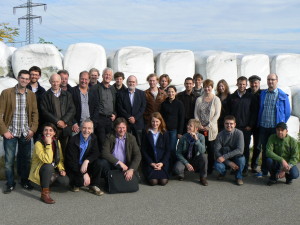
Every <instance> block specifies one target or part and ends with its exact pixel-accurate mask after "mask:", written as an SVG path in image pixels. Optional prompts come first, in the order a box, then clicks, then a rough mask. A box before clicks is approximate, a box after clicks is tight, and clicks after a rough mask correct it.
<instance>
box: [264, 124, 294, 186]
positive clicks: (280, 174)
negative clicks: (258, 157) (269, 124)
mask: <svg viewBox="0 0 300 225" xmlns="http://www.w3.org/2000/svg"><path fill="white" fill-rule="evenodd" d="M287 133H288V130H287V125H286V124H285V123H284V122H280V123H278V124H277V125H276V134H272V135H271V136H270V137H269V140H268V143H267V147H266V156H267V167H268V170H269V172H270V174H271V176H270V179H269V181H268V183H267V184H268V185H269V186H271V185H272V184H275V183H277V180H278V179H280V178H284V177H285V179H286V182H285V183H286V184H291V183H292V180H293V179H296V178H298V177H299V170H298V168H297V162H298V156H299V151H298V143H297V140H296V139H294V138H292V137H291V136H290V135H288V134H287Z"/></svg>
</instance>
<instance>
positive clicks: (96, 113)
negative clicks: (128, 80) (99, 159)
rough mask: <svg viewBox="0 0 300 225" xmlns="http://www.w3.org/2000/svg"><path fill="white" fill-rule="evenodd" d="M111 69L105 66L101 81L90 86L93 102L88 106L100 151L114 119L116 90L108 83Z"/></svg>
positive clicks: (111, 73)
mask: <svg viewBox="0 0 300 225" xmlns="http://www.w3.org/2000/svg"><path fill="white" fill-rule="evenodd" d="M112 78H113V70H112V69H111V68H108V67H107V68H105V69H104V70H103V73H102V79H103V81H102V82H101V83H98V84H96V85H94V86H93V87H92V88H91V92H90V95H89V96H90V97H91V98H92V99H91V102H93V104H92V105H91V107H90V115H91V119H92V120H93V122H94V125H95V128H96V133H95V134H96V136H97V138H98V143H99V148H100V151H101V149H102V147H103V143H104V140H105V136H106V135H107V134H108V133H110V132H111V130H112V123H113V121H114V120H115V119H116V90H115V88H114V87H113V86H111V85H110V82H111V81H112Z"/></svg>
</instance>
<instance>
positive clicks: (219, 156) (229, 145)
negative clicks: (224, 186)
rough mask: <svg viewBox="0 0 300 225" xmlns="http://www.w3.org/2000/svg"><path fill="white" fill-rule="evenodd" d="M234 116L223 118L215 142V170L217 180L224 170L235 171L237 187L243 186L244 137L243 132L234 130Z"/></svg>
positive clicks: (222, 175) (224, 172) (223, 173)
mask: <svg viewBox="0 0 300 225" xmlns="http://www.w3.org/2000/svg"><path fill="white" fill-rule="evenodd" d="M235 126H236V120H235V117H234V116H230V115H228V116H226V117H225V118H224V127H225V129H224V130H222V131H221V132H220V133H219V134H218V136H217V139H216V141H215V159H216V161H215V164H214V167H215V169H216V170H217V171H218V172H219V177H218V179H220V180H221V179H223V178H224V176H225V174H226V169H227V168H231V169H232V170H233V171H235V179H236V184H237V185H243V176H242V171H243V169H244V167H245V157H244V156H243V151H244V136H243V132H242V131H240V130H238V129H236V128H235Z"/></svg>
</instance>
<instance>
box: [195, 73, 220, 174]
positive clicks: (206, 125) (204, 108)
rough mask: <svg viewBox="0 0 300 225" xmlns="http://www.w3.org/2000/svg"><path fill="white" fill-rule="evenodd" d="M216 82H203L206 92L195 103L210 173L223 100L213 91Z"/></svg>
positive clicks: (196, 116) (196, 117)
mask: <svg viewBox="0 0 300 225" xmlns="http://www.w3.org/2000/svg"><path fill="white" fill-rule="evenodd" d="M213 87H214V82H213V81H212V80H209V79H207V80H205V81H204V82H203V88H204V94H203V95H202V96H201V97H199V98H198V99H197V101H196V105H195V119H198V120H199V121H200V128H199V130H200V133H202V134H203V135H204V136H205V143H206V151H207V155H208V169H207V172H208V174H210V173H212V170H213V165H214V140H215V139H216V137H217V135H218V119H219V117H220V112H221V101H220V99H219V98H218V97H217V96H215V95H214V93H213Z"/></svg>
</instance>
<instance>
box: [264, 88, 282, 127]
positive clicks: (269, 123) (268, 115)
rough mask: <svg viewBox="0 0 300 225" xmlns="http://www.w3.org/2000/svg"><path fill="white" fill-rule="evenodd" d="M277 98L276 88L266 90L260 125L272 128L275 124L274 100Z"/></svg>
mask: <svg viewBox="0 0 300 225" xmlns="http://www.w3.org/2000/svg"><path fill="white" fill-rule="evenodd" d="M277 98H278V89H277V88H276V89H275V90H274V91H269V90H268V91H267V93H266V98H265V102H264V109H263V112H262V117H261V121H260V124H259V125H260V126H262V127H264V128H274V127H275V126H276V101H277Z"/></svg>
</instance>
